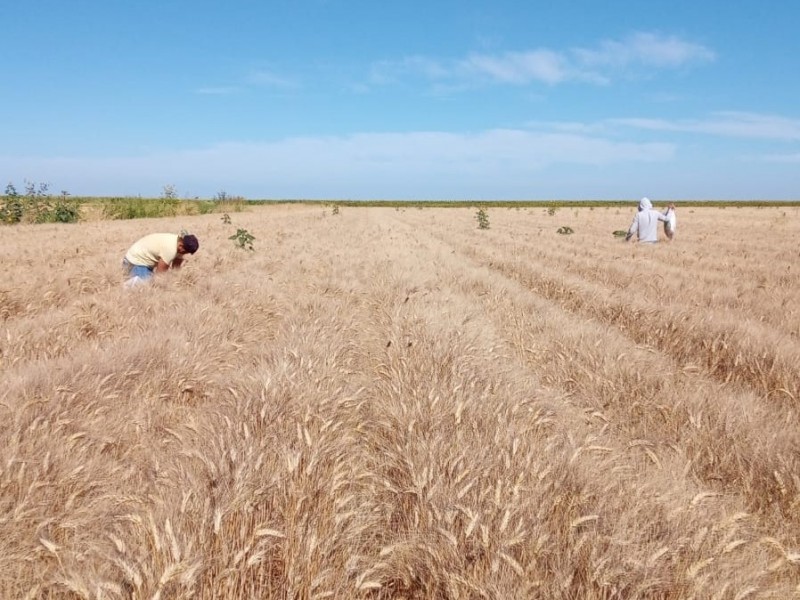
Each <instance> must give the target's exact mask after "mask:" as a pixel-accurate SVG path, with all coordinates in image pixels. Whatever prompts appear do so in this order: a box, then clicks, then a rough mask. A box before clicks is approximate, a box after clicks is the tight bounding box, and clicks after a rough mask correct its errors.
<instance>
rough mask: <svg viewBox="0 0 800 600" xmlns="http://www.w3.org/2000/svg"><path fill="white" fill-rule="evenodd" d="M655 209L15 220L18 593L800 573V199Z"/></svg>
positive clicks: (665, 594) (7, 435)
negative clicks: (134, 273) (485, 224)
mask: <svg viewBox="0 0 800 600" xmlns="http://www.w3.org/2000/svg"><path fill="white" fill-rule="evenodd" d="M634 210H635V203H632V205H631V207H630V209H625V208H600V207H598V208H578V209H573V208H559V209H557V210H556V211H555V214H548V211H547V210H546V209H544V208H535V207H534V208H530V207H525V208H520V209H514V208H491V207H490V208H488V209H487V213H488V218H489V221H490V228H489V229H486V230H481V229H478V227H477V221H476V218H475V213H476V209H475V208H449V209H447V208H425V209H417V208H397V209H395V208H375V207H371V208H353V207H342V208H341V210H340V212H339V214H332V210H331V208H330V207H323V206H320V205H291V206H281V205H272V206H265V207H253V208H249V209H247V210H246V211H245V212H241V213H235V214H231V215H230V218H231V223H225V222H223V219H222V218H221V215H219V214H208V215H202V216H183V217H174V218H166V219H139V220H135V221H124V222H120V221H94V222H84V223H79V224H73V225H19V226H6V227H0V261H2V265H3V276H2V279H0V378H1V379H0V382H1V383H0V598H64V599H67V598H70V599H73V598H74V599H77V598H86V599H88V598H93V599H94V598H112V599H113V598H137V599H138V598H142V599H144V598H148V599H151V598H160V599H167V598H170V599H171V598H186V599H188V598H192V599H194V598H200V599H211V598H225V599H228V598H231V599H232V598H237V599H238V598H242V599H244V598H297V599H309V600H310V599H313V598H320V599H322V598H334V599H340V598H343V599H349V598H370V599H379V598H407V599H411V598H419V599H422V598H426V599H427V598H430V599H440V600H450V599H452V600H455V599H477V598H497V599H516V598H540V599H543V600H544V599H559V598H563V599H589V600H593V599H607V600H610V599H614V598H620V599H622V598H624V599H633V598H637V599H638V598H653V599H655V598H669V599H688V598H695V599H698V600H701V599H717V598H718V599H728V598H729V599H737V600H742V599H744V598H775V599H787V598H793V597H798V596H800V414H799V412H798V411H799V410H800V276H799V274H798V271H800V261H799V260H798V259H799V258H800V245H799V244H798V241H800V207H798V208H793V207H767V208H735V207H728V208H719V207H716V208H708V207H706V208H688V207H687V208H679V212H678V218H679V221H678V226H679V229H678V233H677V236H676V239H675V240H674V241H673V242H662V243H659V244H657V245H653V246H637V245H636V244H633V243H630V244H626V243H625V242H623V241H621V240H620V239H619V238H615V237H614V236H613V235H612V232H613V231H614V230H619V229H627V227H628V225H629V223H630V220H631V218H632V217H633V212H634ZM559 227H570V228H572V229H573V230H574V233H573V234H571V235H559V234H558V233H556V230H557V229H558V228H559ZM181 228H187V229H188V230H190V231H191V232H192V233H195V234H196V235H197V236H198V238H199V239H200V250H199V251H198V253H197V254H195V255H194V256H192V257H190V258H189V260H188V261H187V263H186V265H185V266H184V268H183V269H182V270H181V271H179V272H174V273H168V274H166V275H164V276H161V277H159V278H158V279H157V281H156V282H155V283H154V284H152V285H148V286H142V287H139V288H137V289H133V290H126V289H124V288H123V286H122V273H121V269H120V261H121V259H122V256H123V255H124V253H125V250H126V249H127V247H128V246H129V245H130V244H131V243H132V242H134V241H135V240H136V239H138V238H139V237H140V236H142V235H144V234H146V233H151V232H155V231H174V232H177V231H178V230H180V229H181ZM237 228H242V229H245V230H247V231H248V232H249V233H250V234H252V235H253V236H255V240H254V241H253V245H254V251H252V252H248V251H245V250H242V249H239V248H237V247H236V245H235V243H234V241H232V240H230V239H229V237H230V236H231V235H232V234H234V233H235V232H236V230H237ZM662 236H663V234H662Z"/></svg>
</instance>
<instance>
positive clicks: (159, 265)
mask: <svg viewBox="0 0 800 600" xmlns="http://www.w3.org/2000/svg"><path fill="white" fill-rule="evenodd" d="M155 270H156V272H157V273H163V272H164V271H167V270H169V265H168V264H167V263H165V262H164V260H163V259H161V258H159V259H158V263H156V269H155Z"/></svg>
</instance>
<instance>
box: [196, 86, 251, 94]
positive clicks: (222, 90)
mask: <svg viewBox="0 0 800 600" xmlns="http://www.w3.org/2000/svg"><path fill="white" fill-rule="evenodd" d="M240 91H242V89H241V88H240V87H237V86H218V87H213V86H211V87H201V88H197V89H196V90H195V93H196V94H200V95H203V96H229V95H231V94H238V93H239V92H240Z"/></svg>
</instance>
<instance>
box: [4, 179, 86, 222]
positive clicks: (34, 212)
mask: <svg viewBox="0 0 800 600" xmlns="http://www.w3.org/2000/svg"><path fill="white" fill-rule="evenodd" d="M48 187H49V186H48V184H46V183H39V184H36V183H32V182H29V181H26V182H25V194H24V195H20V194H19V192H17V188H16V187H14V184H13V183H9V184H8V185H7V186H6V190H5V194H4V195H3V196H0V221H1V222H3V223H6V224H14V223H75V222H76V221H78V220H79V219H80V206H79V203H78V202H77V201H75V200H71V199H70V198H69V196H70V194H69V192H67V191H62V192H61V195H60V196H59V197H58V198H53V196H52V195H50V194H49V193H48V191H47V190H48Z"/></svg>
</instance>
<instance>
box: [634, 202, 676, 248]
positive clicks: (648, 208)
mask: <svg viewBox="0 0 800 600" xmlns="http://www.w3.org/2000/svg"><path fill="white" fill-rule="evenodd" d="M670 210H672V211H673V212H674V211H675V205H674V204H670V205H669V208H667V210H665V211H664V212H663V213H660V212H658V211H657V210H655V209H654V208H653V203H652V202H650V199H649V198H647V197H645V198H642V199H641V200H639V212H637V213H636V216H634V217H633V222H632V223H631V226H630V228H629V229H628V235H626V236H625V241H626V242H627V241H629V240H630V239H631V238H633V236H636V239H637V240H638V241H639V242H642V243H648V244H652V243H654V242H657V241H658V223H659V221H664V222H668V221H669V216H668V214H667V213H668V212H669V211H670Z"/></svg>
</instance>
